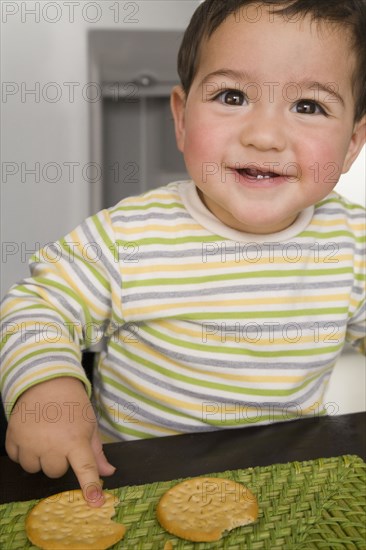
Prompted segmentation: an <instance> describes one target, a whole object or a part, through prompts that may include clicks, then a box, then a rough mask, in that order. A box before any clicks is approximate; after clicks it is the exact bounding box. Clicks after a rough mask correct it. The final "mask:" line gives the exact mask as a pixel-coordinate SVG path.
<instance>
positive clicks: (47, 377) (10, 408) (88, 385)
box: [6, 373, 92, 416]
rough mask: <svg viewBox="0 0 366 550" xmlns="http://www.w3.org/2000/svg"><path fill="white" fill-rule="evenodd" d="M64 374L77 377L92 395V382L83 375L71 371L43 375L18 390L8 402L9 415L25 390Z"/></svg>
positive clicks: (89, 394)
mask: <svg viewBox="0 0 366 550" xmlns="http://www.w3.org/2000/svg"><path fill="white" fill-rule="evenodd" d="M63 376H67V377H68V378H76V379H77V380H80V381H81V382H82V383H83V384H84V386H85V387H86V391H87V394H88V396H89V398H90V397H91V394H92V390H91V384H90V382H89V380H88V379H87V378H86V377H85V378H84V377H83V376H79V375H77V374H70V373H67V374H66V375H65V374H52V375H50V376H43V377H42V380H39V379H38V380H37V379H36V380H33V381H32V382H30V383H29V384H27V385H25V386H23V387H22V389H21V390H20V391H18V392H17V393H16V394H15V396H14V398H13V400H12V401H11V402H7V403H6V404H7V413H8V415H9V416H10V412H11V410H12V409H13V408H14V406H15V404H16V402H17V400H18V399H19V397H20V396H21V395H22V394H23V393H24V392H25V391H27V390H28V389H29V388H31V387H32V386H36V385H37V384H40V382H47V380H54V379H56V378H62V377H63Z"/></svg>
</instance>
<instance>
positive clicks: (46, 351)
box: [1, 342, 81, 389]
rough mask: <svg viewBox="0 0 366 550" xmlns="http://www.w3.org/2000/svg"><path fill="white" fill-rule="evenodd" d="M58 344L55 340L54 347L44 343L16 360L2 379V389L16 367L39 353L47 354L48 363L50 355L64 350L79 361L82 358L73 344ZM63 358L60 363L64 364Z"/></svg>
mask: <svg viewBox="0 0 366 550" xmlns="http://www.w3.org/2000/svg"><path fill="white" fill-rule="evenodd" d="M56 344H57V342H55V347H54V348H52V347H51V348H49V347H44V345H42V347H41V348H40V349H38V350H35V351H32V352H31V353H28V354H27V355H25V356H24V357H22V358H21V359H19V360H18V361H16V362H15V363H14V364H13V365H12V366H11V367H10V368H9V369H8V370H7V371H6V373H5V374H4V376H3V379H2V383H1V389H2V388H3V387H4V385H5V382H6V379H7V378H8V376H9V374H10V373H11V372H12V371H13V370H14V369H15V368H17V366H18V365H22V363H26V362H27V361H28V360H29V359H32V358H33V357H36V356H37V355H46V357H45V363H47V361H48V356H49V355H55V354H56V355H57V354H58V353H63V352H64V353H65V354H66V355H68V354H71V355H74V356H75V358H76V360H77V361H80V360H81V354H80V353H79V352H77V351H75V350H74V349H73V348H72V347H71V346H70V347H56ZM62 359H63V357H61V360H60V364H62ZM66 364H67V366H69V364H68V363H66ZM37 368H40V367H39V366H38V367H37ZM60 376H61V375H60ZM42 380H43V377H42ZM37 383H38V382H37Z"/></svg>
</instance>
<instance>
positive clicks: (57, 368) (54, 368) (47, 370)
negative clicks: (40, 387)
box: [9, 364, 81, 401]
mask: <svg viewBox="0 0 366 550" xmlns="http://www.w3.org/2000/svg"><path fill="white" fill-rule="evenodd" d="M52 373H59V374H60V378H62V377H67V376H70V375H71V374H72V375H73V378H78V377H79V376H80V374H81V373H80V372H79V371H78V370H77V369H76V368H75V367H72V366H70V365H60V364H59V365H51V364H48V365H47V367H44V368H43V369H40V370H37V373H36V375H37V378H35V373H34V371H33V370H32V371H31V372H30V373H29V374H28V375H27V376H22V378H21V379H20V380H18V382H17V383H16V384H15V385H13V386H12V388H11V394H12V395H14V394H17V393H18V391H19V390H18V388H22V386H25V385H26V384H27V382H29V381H30V380H32V381H35V380H36V382H35V384H39V383H40V382H42V378H43V375H44V379H47V378H49V376H50V375H51V374H52ZM76 373H77V374H78V376H75V374H76ZM9 401H11V399H9Z"/></svg>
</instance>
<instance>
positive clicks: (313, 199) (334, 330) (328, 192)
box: [1, 0, 366, 506]
mask: <svg viewBox="0 0 366 550" xmlns="http://www.w3.org/2000/svg"><path fill="white" fill-rule="evenodd" d="M365 28H366V7H365V1H364V0H351V1H348V2H346V3H345V2H344V1H343V0H339V1H338V0H335V1H333V2H328V0H316V1H315V0H314V1H312V0H309V1H307V2H303V1H302V0H291V1H286V0H282V1H280V0H279V1H270V0H267V1H263V2H252V1H243V0H242V1H239V0H236V1H233V0H228V1H225V2H223V1H222V0H206V1H205V2H204V3H203V4H201V5H200V7H199V8H198V9H197V11H196V13H195V14H194V16H193V18H192V21H191V23H190V25H189V27H188V29H187V31H186V34H185V37H184V39H183V43H182V46H181V50H180V53H179V60H178V64H179V75H180V78H181V85H180V86H177V87H175V88H174V90H173V91H172V95H171V107H172V113H173V117H174V123H175V131H176V138H177V144H178V147H179V149H180V151H182V153H183V154H184V158H185V162H186V166H187V170H188V173H189V175H190V177H191V178H192V180H189V181H186V182H175V183H172V184H170V185H168V186H166V187H162V188H159V189H156V190H153V191H150V192H148V193H145V194H144V195H142V196H139V197H130V198H127V199H125V200H122V201H121V202H120V203H119V204H117V205H116V206H115V207H113V208H110V209H108V210H103V211H102V212H100V213H98V214H96V215H95V216H93V217H91V218H89V219H87V220H86V221H85V222H84V223H83V224H81V225H80V226H79V227H78V228H76V229H75V230H74V231H72V232H71V233H70V234H69V235H68V236H67V237H65V238H64V239H61V240H60V241H58V242H57V243H55V244H54V245H53V246H52V247H48V248H47V250H44V251H40V252H39V253H38V254H36V255H35V256H34V257H33V259H32V264H31V270H32V277H31V278H29V279H27V280H25V281H23V282H22V283H21V284H19V285H16V286H14V287H13V288H12V289H11V290H10V292H9V294H8V295H7V297H6V298H5V300H4V303H3V320H4V332H5V333H6V338H5V339H4V345H3V359H2V366H1V369H2V370H1V383H2V386H1V387H2V395H3V399H4V402H6V404H7V408H8V410H10V409H11V407H13V409H12V411H13V412H12V414H11V415H10V417H9V426H8V433H7V442H6V445H7V451H8V453H9V456H10V457H11V458H12V459H13V460H15V461H17V462H19V463H20V464H21V465H22V466H23V468H25V469H26V470H27V471H29V472H35V471H38V470H39V469H42V470H43V471H44V472H45V473H46V474H47V475H49V476H51V477H52V476H59V475H61V474H62V473H64V471H65V470H66V469H67V467H68V466H69V465H71V467H72V468H73V469H74V471H75V473H76V475H77V477H78V480H79V482H80V485H81V487H82V488H83V491H84V495H85V497H86V498H87V499H88V500H89V501H90V503H91V504H92V505H96V506H98V505H100V504H101V503H102V500H103V497H101V496H100V491H99V492H98V490H97V489H98V487H99V485H98V483H99V481H98V480H99V475H109V474H111V473H113V471H114V468H113V466H112V465H110V464H109V463H108V462H107V460H106V458H105V457H104V455H103V451H102V444H101V441H100V439H99V435H98V427H97V422H96V421H98V424H99V429H100V430H101V432H102V433H103V437H104V441H112V440H116V439H134V438H146V437H154V436H164V435H170V434H179V433H184V432H200V431H207V430H211V429H212V430H216V429H220V428H236V427H241V426H245V425H253V424H260V423H268V422H274V421H283V420H289V419H295V418H299V417H301V416H305V415H317V414H324V413H325V412H326V410H325V409H324V405H323V403H322V396H323V394H324V391H325V389H326V386H327V382H328V380H329V377H330V375H331V372H332V369H333V367H334V364H335V362H336V360H337V357H338V356H339V354H340V353H341V350H342V347H343V346H344V343H345V341H348V342H350V343H351V344H352V345H354V346H355V347H356V348H358V349H359V351H360V352H362V353H364V352H365V294H366V291H365V268H364V259H365V256H364V255H365V248H364V247H365V210H364V209H363V208H362V207H360V206H357V205H354V204H351V203H350V202H349V201H347V200H346V199H344V198H342V197H340V196H339V195H338V194H337V193H335V192H334V191H333V188H334V187H335V185H336V183H337V182H338V180H339V177H340V176H341V174H342V173H345V172H346V171H348V170H349V168H350V167H351V165H352V163H353V162H354V160H355V159H356V157H357V155H358V154H359V152H360V151H361V148H362V146H363V145H364V143H365V128H366V116H365V112H366V111H365V90H366V85H365V75H366V68H365V67H366V65H365V55H366V44H365V33H364V29H365ZM102 337H103V341H104V343H105V348H104V351H103V352H102V353H101V354H100V357H99V361H98V365H97V366H96V368H95V372H94V376H93V400H94V403H95V409H94V410H95V412H94V411H93V409H92V407H91V405H90V401H89V398H90V397H91V387H90V383H89V382H88V379H87V378H86V375H85V373H84V371H83V369H82V367H81V362H80V358H81V352H82V350H84V349H87V348H88V347H89V346H90V344H92V343H95V342H96V341H98V340H100V339H101V338H102ZM30 410H31V411H38V412H39V418H38V419H37V418H36V415H35V414H32V415H31V414H26V411H30ZM56 414H57V418H56V420H57V421H55V415H56ZM51 416H52V421H50V420H51ZM25 420H26V421H25ZM88 489H89V490H88ZM99 497H100V498H99Z"/></svg>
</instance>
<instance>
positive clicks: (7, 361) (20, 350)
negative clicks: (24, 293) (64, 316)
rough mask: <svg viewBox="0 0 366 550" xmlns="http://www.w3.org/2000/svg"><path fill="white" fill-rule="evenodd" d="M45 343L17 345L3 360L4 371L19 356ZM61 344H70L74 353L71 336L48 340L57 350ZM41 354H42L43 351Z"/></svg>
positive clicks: (49, 344) (48, 345)
mask: <svg viewBox="0 0 366 550" xmlns="http://www.w3.org/2000/svg"><path fill="white" fill-rule="evenodd" d="M29 324H31V321H29V323H27V325H29ZM44 344H45V343H44V342H31V343H30V344H21V346H20V347H17V348H16V349H15V350H14V351H12V353H11V354H9V356H8V357H7V358H6V359H4V360H2V367H3V369H4V373H5V372H6V371H7V368H8V366H9V364H10V366H11V365H12V364H13V363H16V361H17V358H18V357H19V356H24V355H27V354H28V352H32V348H36V349H38V348H39V346H42V345H44ZM61 344H64V345H65V347H66V346H69V347H70V353H72V351H73V349H74V346H73V345H72V343H71V342H70V338H60V340H57V342H47V347H52V346H55V351H57V349H58V348H59V347H60V345H61ZM63 347H64V346H63ZM63 353H65V352H63ZM39 355H40V356H42V354H41V353H40V354H39ZM27 361H28V360H27ZM18 368H19V367H18Z"/></svg>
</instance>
